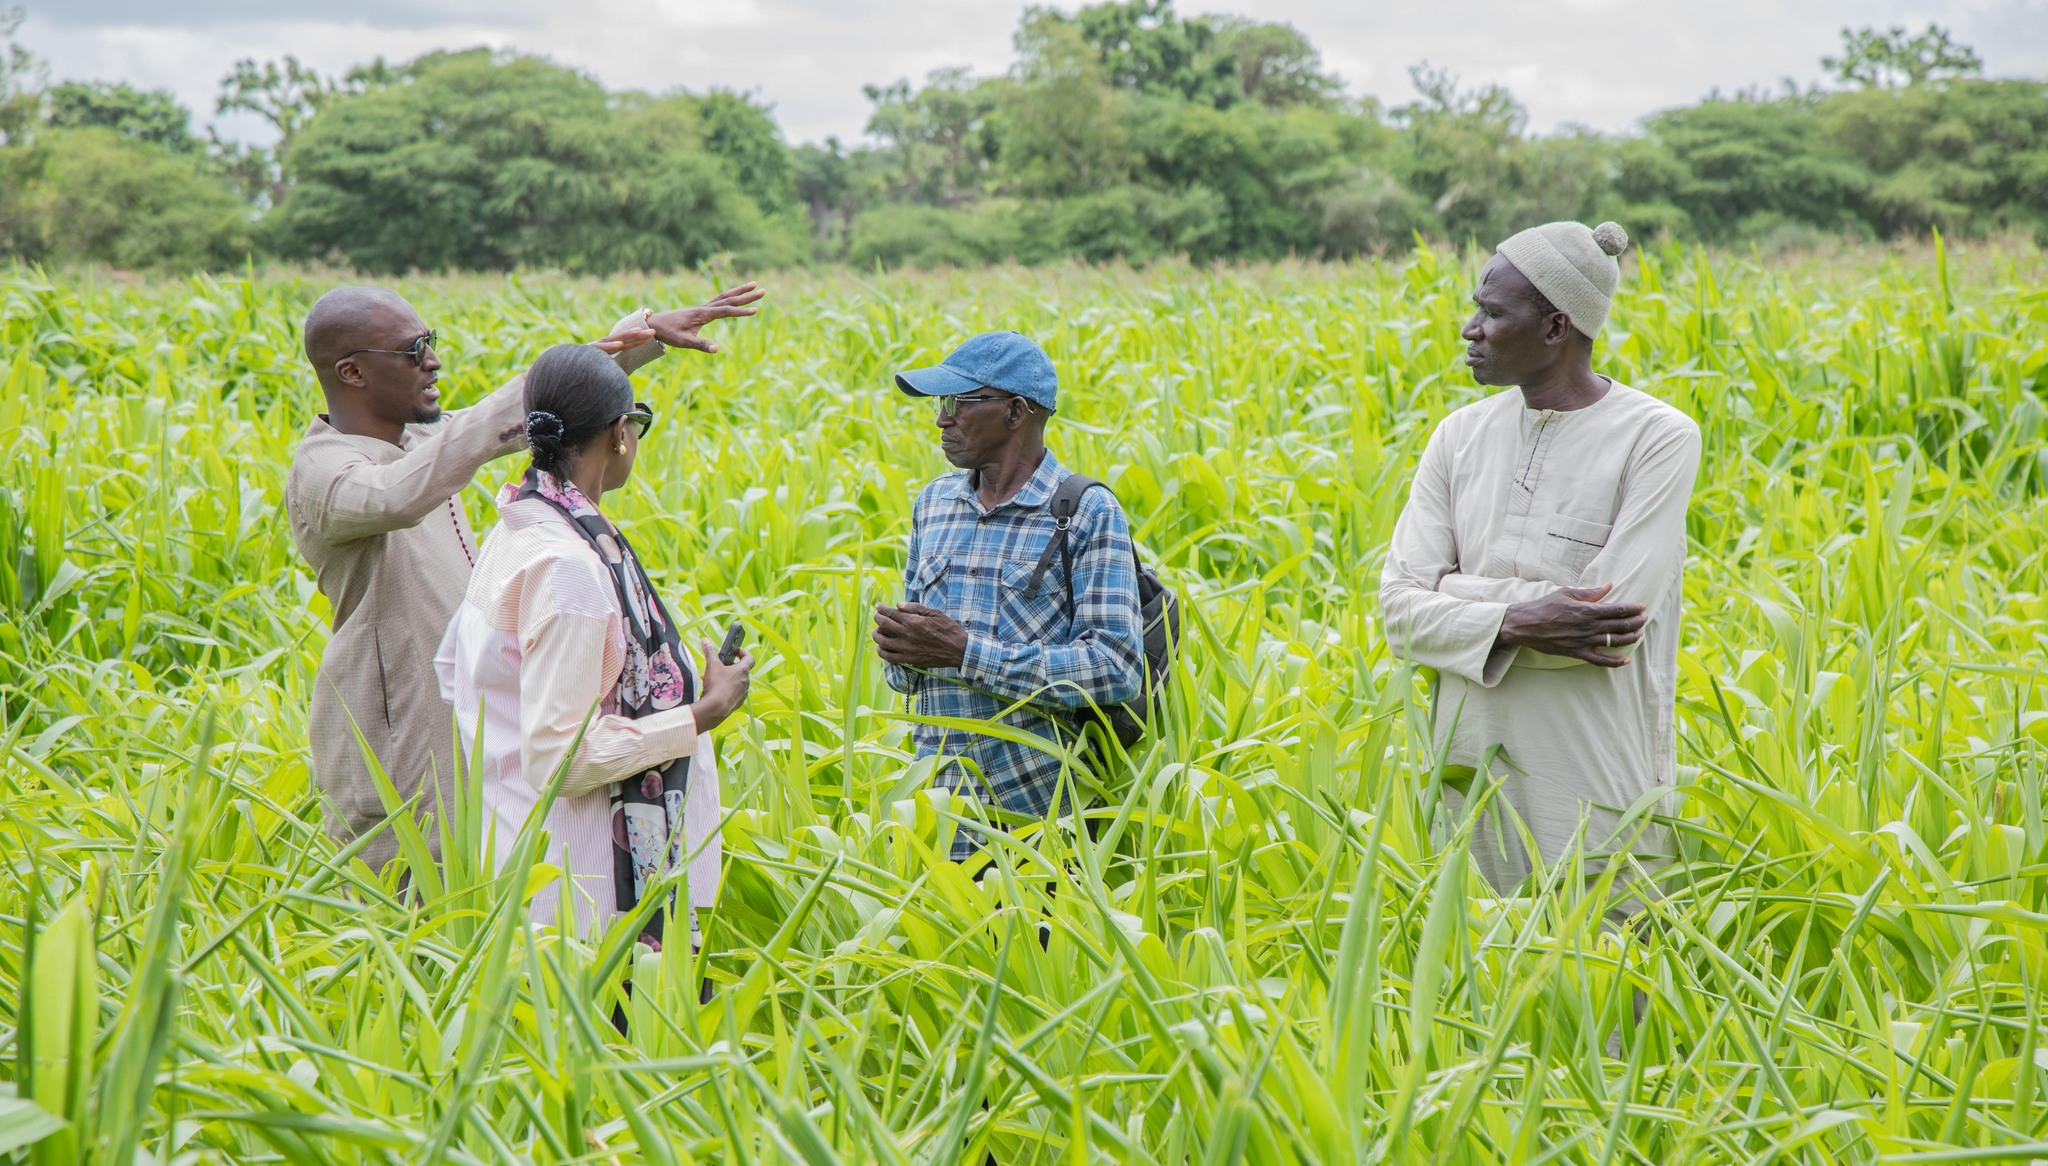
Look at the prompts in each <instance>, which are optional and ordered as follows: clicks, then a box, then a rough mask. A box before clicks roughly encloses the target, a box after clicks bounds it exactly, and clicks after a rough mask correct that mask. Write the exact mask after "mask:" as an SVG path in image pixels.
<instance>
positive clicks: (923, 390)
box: [896, 332, 1059, 413]
mask: <svg viewBox="0 0 2048 1166" xmlns="http://www.w3.org/2000/svg"><path fill="white" fill-rule="evenodd" d="M984 385H986V386H988V387H989V388H991V389H1001V390H1002V391H1004V392H1006V393H1015V394H1017V395H1018V396H1020V397H1022V398H1024V399H1025V400H1027V401H1029V402H1031V403H1032V404H1034V405H1037V406H1040V407H1041V408H1043V409H1044V410H1045V411H1046V412H1048V413H1050V412H1053V411H1054V410H1055V409H1057V408H1058V407H1059V406H1058V405H1056V404H1054V399H1055V396H1056V394H1057V393H1058V391H1059V374H1058V373H1056V372H1054V371H1053V367H1052V360H1051V358H1049V357H1047V356H1046V355H1045V350H1044V349H1043V348H1040V347H1039V346H1038V345H1037V344H1036V343H1034V342H1033V341H1032V339H1031V338H1030V337H1029V336H1026V335H1024V334H1022V333H1020V332H983V333H982V334H981V335H979V336H975V337H972V338H971V339H969V340H968V341H967V343H965V344H962V345H961V346H960V347H958V348H955V349H954V350H953V351H952V352H950V353H948V354H947V355H946V359H944V360H942V361H940V362H939V363H938V364H937V365H935V366H934V367H932V368H913V369H909V370H907V371H904V372H899V373H897V374H896V387H897V388H899V389H902V390H903V391H904V392H906V393H909V394H910V395H911V396H913V397H951V396H953V395H955V394H958V393H971V392H973V391H974V390H976V389H978V388H981V387H982V386H984Z"/></svg>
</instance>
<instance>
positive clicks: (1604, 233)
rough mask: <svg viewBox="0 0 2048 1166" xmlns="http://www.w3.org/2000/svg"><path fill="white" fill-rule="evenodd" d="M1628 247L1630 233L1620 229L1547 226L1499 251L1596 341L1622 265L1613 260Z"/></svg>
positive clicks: (1524, 234)
mask: <svg viewBox="0 0 2048 1166" xmlns="http://www.w3.org/2000/svg"><path fill="white" fill-rule="evenodd" d="M1627 247H1628V232H1627V231H1624V230H1622V229H1621V225H1620V224H1619V223H1601V224H1600V225H1599V226H1597V227H1594V228H1592V229H1590V230H1588V229H1587V227H1586V225H1585V224H1584V223H1545V224H1543V225H1542V226H1540V227H1530V228H1529V229H1528V230H1526V231H1523V232H1521V233H1520V234H1517V235H1513V236H1510V237H1509V239H1508V240H1507V242H1505V243H1502V244H1501V245H1500V247H1499V248H1498V250H1499V251H1500V253H1501V255H1502V256H1503V257H1504V258H1506V259H1507V261H1508V262H1509V263H1512V264H1514V265H1515V270H1517V271H1519V272H1521V273H1522V274H1523V275H1525V276H1527V277H1528V279H1529V282H1530V283H1533V284H1535V285H1536V290H1537V291H1540V292H1542V293H1543V294H1544V296H1545V297H1546V298H1548V299H1549V300H1550V302H1551V303H1553V304H1556V305H1557V308H1558V310H1559V311H1561V312H1563V313H1565V314H1566V315H1568V316H1570V317H1571V318H1572V326H1573V327H1574V328H1577V329H1578V330H1579V331H1581V332H1584V333H1585V334H1586V335H1587V336H1598V335H1600V329H1601V328H1603V327H1605V326H1606V324H1607V307H1608V305H1609V304H1611V303H1613V302H1614V289H1615V287H1616V286H1617V285H1619V284H1620V283H1621V264H1620V263H1619V262H1617V261H1616V260H1615V258H1614V257H1615V256H1617V255H1619V254H1621V253H1622V251H1624V250H1625V249H1627Z"/></svg>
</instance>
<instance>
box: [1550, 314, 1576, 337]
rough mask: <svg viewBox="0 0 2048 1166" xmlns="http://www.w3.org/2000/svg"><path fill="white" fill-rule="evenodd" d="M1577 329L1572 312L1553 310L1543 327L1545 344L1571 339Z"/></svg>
mask: <svg viewBox="0 0 2048 1166" xmlns="http://www.w3.org/2000/svg"><path fill="white" fill-rule="evenodd" d="M1576 331H1578V329H1577V328H1576V327H1574V326H1573V325H1572V314H1571V313H1570V312H1565V311H1557V312H1552V313H1550V319H1549V321H1548V322H1547V323H1546V324H1545V325H1544V328H1543V342H1544V343H1545V344H1563V343H1564V342H1565V341H1567V340H1570V339H1571V338H1572V333H1573V332H1576Z"/></svg>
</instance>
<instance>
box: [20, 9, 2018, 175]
mask: <svg viewBox="0 0 2048 1166" xmlns="http://www.w3.org/2000/svg"><path fill="white" fill-rule="evenodd" d="M20 2H22V3H24V5H25V7H26V8H27V10H28V21H27V23H26V24H25V25H23V27H22V29H21V30H20V32H19V33H18V34H17V36H18V38H19V39H20V40H21V41H22V42H23V43H25V44H26V45H28V47H29V48H30V49H32V50H33V51H35V52H36V53H38V54H40V55H41V56H43V57H44V58H46V59H47V60H48V61H49V62H50V67H51V74H52V76H53V77H54V78H56V79H60V80H73V79H76V80H110V81H111V80H119V81H126V82H128V83H130V84H132V85H137V86H141V87H144V88H163V89H169V90H171V91H172V92H174V93H176V94H177V96H178V98H179V99H180V100H181V101H183V102H184V103H185V104H186V105H188V106H190V107H191V108H192V109H193V111H194V112H195V113H196V114H197V115H198V117H199V121H200V122H201V123H202V124H204V123H205V122H207V121H209V120H212V110H213V98H214V95H215V93H216V92H217V90H218V86H219V81H220V78H221V76H222V75H223V74H224V73H226V72H227V71H228V69H229V68H230V67H231V66H232V65H233V63H234V62H235V60H236V59H237V58H240V57H255V58H258V59H264V58H269V57H277V56H282V55H283V54H285V53H293V54H296V55H297V56H298V57H299V59H300V60H302V61H305V62H306V63H308V64H310V65H312V66H314V67H315V68H317V69H320V70H321V71H323V72H329V73H339V72H342V71H344V70H346V69H347V68H348V67H349V66H350V65H353V64H356V63H359V62H362V61H367V60H369V59H371V58H373V57H376V56H379V55H381V56H384V57H387V58H389V59H392V60H404V59H407V58H409V57H412V56H415V55H417V54H419V53H422V52H425V51H427V50H430V49H435V48H466V47H470V46H473V45H479V44H483V45H490V46H492V47H494V48H504V49H518V50H522V51H526V52H537V53H543V54H545V55H547V56H549V57H552V58H553V59H554V60H556V61H559V62H561V63H563V64H567V65H572V66H575V67H577V68H580V69H584V70H587V71H589V72H591V73H593V74H595V75H596V76H597V77H598V78H600V79H601V80H602V81H603V82H604V83H605V84H606V85H609V86H611V87H613V88H637V89H648V90H655V91H663V90H670V89H674V88H676V87H679V86H680V87H683V88H686V89H690V90H703V89H706V88H710V87H713V86H719V87H726V88H733V89H740V90H752V91H754V92H756V93H758V94H759V95H760V96H761V97H763V98H765V99H766V100H767V101H768V102H770V103H772V104H773V105H774V107H775V110H776V114H777V117H778V118H779V120H780V121H781V123H782V126H783V129H784V131H785V132H786V133H787V134H788V136H789V139H790V140H791V141H792V142H804V141H819V140H822V139H823V138H825V137H826V136H827V135H838V136H839V137H840V138H842V139H848V140H851V139H854V138H858V137H859V136H860V134H861V129H862V126H863V125H864V124H865V122H866V119H867V112H868V105H867V101H866V99H865V98H863V97H862V96H861V86H862V85H864V84H867V83H871V82H889V81H893V80H895V79H897V78H899V77H908V78H911V79H912V80H920V79H922V78H923V77H924V75H925V74H926V73H928V72H929V71H931V70H932V69H935V68H941V67H944V66H949V65H965V66H968V67H970V68H972V69H974V70H975V71H976V72H978V73H994V72H1000V71H1001V70H1003V69H1004V68H1005V67H1007V66H1008V64H1009V62H1010V56H1011V50H1010V36H1011V34H1012V33H1013V32H1014V31H1015V29H1016V26H1017V18H1018V16H1019V14H1020V13H1021V12H1022V11H1023V8H1024V5H1023V4H1022V3H1018V2H1016V0H887V2H884V0H724V2H714V0H584V2H582V3H568V4H564V3H560V2H550V0H351V2H348V3H338V2H334V0H321V2H317V3H302V4H290V3H278V2H275V0H168V2H166V0H20ZM1057 6H1058V7H1061V8H1064V9H1067V10H1069V11H1071V10H1072V9H1073V8H1074V7H1075V6H1076V5H1075V4H1074V3H1072V2H1069V3H1063V4H1059V5H1057ZM1179 7H1180V10H1181V11H1182V12H1183V13H1194V12H1238V13H1244V14H1246V15H1253V16H1257V17H1259V18H1260V19H1264V20H1276V21H1286V22H1288V23H1291V24H1293V25H1295V26H1296V27H1297V28H1300V29H1301V30H1302V31H1303V32H1305V33H1307V34H1308V36H1309V38H1310V39H1311V40H1313V41H1314V42H1315V44H1316V45H1317V47H1318V48H1320V49H1321V50H1322V53H1323V59H1324V63H1325V65H1326V66H1327V67H1328V68H1330V69H1331V70H1332V71H1334V72H1335V73H1337V75H1338V76H1340V77H1341V78H1343V80H1344V83H1345V86H1346V88H1347V89H1348V91H1349V92H1350V93H1352V94H1354V95H1365V94H1370V95H1374V96H1377V97H1380V98H1381V99H1383V100H1386V101H1389V102H1401V101H1405V100H1407V99H1408V98H1409V97H1411V96H1412V90H1411V88H1410V86H1409V84H1408V67H1409V66H1410V65H1413V64H1414V63H1416V62H1418V61H1422V60H1428V61H1430V62H1432V63H1433V64H1436V65H1439V66H1444V67H1448V68H1449V69H1451V70H1452V71H1453V72H1455V73H1456V74H1458V75H1459V76H1460V77H1461V78H1462V79H1463V81H1464V83H1465V84H1466V85H1468V86H1470V85H1477V84H1483V83H1489V82H1492V83H1499V84H1503V85H1506V86H1507V87H1508V88H1509V89H1511V90H1512V91H1513V92H1514V93H1515V95H1516V96H1517V97H1518V98H1520V99H1521V101H1522V102H1523V104H1525V105H1526V106H1528V108H1529V111H1530V121H1531V124H1532V125H1533V127H1534V128H1536V129H1538V130H1545V131H1547V130H1552V129H1555V128H1557V127H1558V126H1561V125H1565V124H1569V123H1580V124H1584V125H1589V126H1592V127H1594V128H1596V129H1600V130H1623V129H1627V128H1629V127H1630V126H1632V125H1634V124H1635V122H1636V121H1637V119H1639V118H1641V117H1642V116H1643V115H1644V114H1647V113H1650V112H1653V111H1655V110H1658V109H1662V108H1666V107H1669V106H1673V105H1682V104H1686V103H1689V102H1693V101H1696V100H1698V99H1699V98H1700V97H1702V96H1703V95H1705V94H1706V93H1707V92H1708V91H1709V90H1711V89H1714V88H1715V87H1717V86H1718V87H1719V88H1721V89H1723V90H1724V91H1725V90H1734V89H1741V88H1745V87H1747V86H1752V85H1767V86H1776V85H1777V84H1778V83H1779V81H1780V80H1781V79H1782V78H1785V77H1791V78H1794V79H1796V80H1797V81H1799V82H1800V83H1801V84H1805V83H1807V82H1811V81H1816V80H1819V79H1820V76H1821V70H1820V65H1819V59H1820V57H1821V56H1822V55H1824V54H1826V53H1829V52H1831V51H1833V50H1834V49H1835V48H1836V47H1837V46H1838V44H1839V35H1838V34H1839V30H1840V29H1841V27H1842V26H1843V25H1851V24H1853V25H1866V24H1870V25H1878V26H1881V27H1882V26H1888V25H1892V24H1902V25H1906V26H1908V27H1909V28H1912V29H1915V30H1917V29H1919V28H1921V27H1924V26H1925V25H1926V24H1927V22H1928V21H1930V20H1931V21H1935V22H1938V23H1940V24H1942V25H1944V26H1946V27H1947V28H1949V29H1950V30H1951V31H1952V32H1953V33H1954V34H1955V36H1956V37H1957V39H1959V40H1961V41H1962V42H1964V43H1966V44H1969V45H1972V46H1974V47H1975V48H1976V49H1977V51H1978V52H1979V53H1980V54H1981V55H1982V56H1983V58H1984V62H1985V66H1986V71H1987V72H1988V73H1989V74H1991V75H1993V76H2024V77H2035V78H2042V77H2048V0H1802V2H1799V3H1789V2H1787V3H1768V2H1764V0H1718V2H1714V3H1672V2H1670V0H1663V2H1658V0H1549V2H1547V3H1537V2H1534V0H1430V2H1428V3H1401V4H1393V3H1371V2H1370V0H1243V2H1238V3H1232V2H1229V0H1223V2H1211V0H1181V4H1180V5H1179ZM219 124H220V126H221V129H222V131H223V132H224V133H226V134H227V135H229V136H231V137H245V138H258V137H260V136H262V135H261V133H260V131H259V129H258V127H257V126H256V125H255V124H254V123H253V122H251V121H250V120H248V119H247V117H246V115H243V116H241V117H238V118H230V119H224V120H222V121H221V122H220V123H219Z"/></svg>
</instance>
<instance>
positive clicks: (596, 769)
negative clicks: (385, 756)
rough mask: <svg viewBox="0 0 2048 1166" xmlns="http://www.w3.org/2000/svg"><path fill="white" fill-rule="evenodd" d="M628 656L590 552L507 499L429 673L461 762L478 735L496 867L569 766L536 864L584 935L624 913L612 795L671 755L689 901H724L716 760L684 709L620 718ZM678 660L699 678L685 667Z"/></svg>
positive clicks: (549, 516)
mask: <svg viewBox="0 0 2048 1166" xmlns="http://www.w3.org/2000/svg"><path fill="white" fill-rule="evenodd" d="M625 653H626V626H625V622H624V619H623V617H622V615H621V613H620V611H619V600H618V592H617V591H616V590H615V589H614V587H613V585H612V577H611V575H610V573H609V572H608V571H607V570H606V568H605V565H604V563H603V562H602V561H601V560H600V559H599V558H598V556H597V552H596V551H595V550H592V549H591V547H590V544H589V543H587V542H585V541H584V540H583V538H582V536H581V535H580V534H578V533H577V531H576V530H575V529H574V528H573V527H572V526H570V524H569V521H568V519H566V518H564V517H563V516H562V514H561V512H560V511H557V510H555V509H554V508H553V507H551V506H549V505H548V504H547V503H546V502H544V501H542V500H540V499H538V498H527V499H521V500H518V501H501V503H500V505H499V508H498V525H497V526H495V527H493V528H492V529H491V531H490V533H489V534H488V535H487V536H486V537H485V539H484V543H483V549H482V551H481V552H480V553H479V554H478V556H477V563H476V570H475V572H474V573H473V574H472V575H471V576H470V581H469V590H468V592H467V594H466V595H464V597H463V601H462V603H461V604H460V605H458V606H457V608H456V611H455V616H454V618H453V619H452V620H451V621H450V622H449V624H448V631H447V635H446V636H445V637H444V638H443V639H442V641H441V649H440V651H439V653H438V654H437V655H436V657H435V660H434V664H435V667H436V669H437V670H438V672H439V674H440V677H441V690H442V695H443V696H444V697H445V698H446V699H448V700H450V701H451V702H453V704H454V706H455V720H456V725H457V728H458V729H459V730H460V734H461V742H462V747H463V750H464V753H465V756H467V755H468V754H469V753H471V752H473V751H474V750H475V748H476V741H477V736H478V731H479V727H481V730H482V737H483V772H482V773H481V774H480V775H479V777H478V780H479V782H480V787H481V795H482V799H483V806H484V830H485V831H486V834H487V835H489V836H491V838H490V842H491V848H492V850H493V853H494V856H495V859H496V861H497V862H498V864H499V865H501V866H502V865H503V864H504V863H505V862H506V861H507V860H508V859H509V858H510V857H511V854H512V849H513V846H514V844H515V842H516V841H517V839H518V836H519V830H520V827H521V826H522V825H523V824H524V822H525V821H526V819H527V816H528V815H529V814H530V813H531V812H532V811H533V808H534V807H535V806H536V805H537V804H538V803H539V801H540V795H541V791H542V790H543V789H544V788H545V787H546V785H547V783H548V780H549V778H550V777H552V776H553V774H554V772H555V770H556V769H557V768H558V767H559V766H561V764H562V763H563V761H564V760H565V759H566V760H567V761H568V771H567V773H566V774H565V776H564V778H563V781H562V786H561V789H560V791H559V793H558V795H557V797H556V800H555V804H554V806H553V807H552V808H551V809H550V810H549V812H548V816H547V830H548V834H549V842H548V850H547V852H546V857H545V859H544V861H548V862H552V863H554V864H556V865H557V866H560V867H561V868H562V869H563V870H564V871H565V872H567V875H568V879H569V883H570V885H571V888H572V893H573V899H574V907H575V919H576V923H577V929H578V930H581V931H582V932H583V933H584V934H587V935H595V934H596V933H597V932H598V931H599V930H601V929H602V928H604V927H605V926H607V925H609V924H610V923H611V921H612V919H613V918H614V917H615V916H616V915H617V914H618V909H617V898H616V891H615V889H614V885H613V851H612V815H611V806H610V793H609V788H608V787H609V786H610V785H611V784H612V783H613V782H617V781H622V780H624V779H626V778H630V777H636V776H638V775H639V774H641V773H644V772H645V771H647V770H649V769H654V768H657V767H659V766H661V765H664V764H666V763H667V762H669V761H671V760H673V759H675V758H677V757H685V756H687V757H690V758H691V762H690V785H689V794H688V797H687V799H686V801H685V802H684V809H683V834H684V851H683V852H684V854H685V855H687V856H691V857H690V859H689V896H688V900H689V903H690V905H691V906H694V907H708V906H710V905H712V904H713V903H714V902H716V901H717V897H718V879H719V862H720V855H721V850H720V845H719V838H718V823H719V817H720V809H719V791H718V761H717V754H716V752H715V751H714V750H713V748H712V744H711V737H710V735H709V734H699V733H698V732H697V727H696V722H695V720H694V718H693V717H692V716H691V713H690V709H689V706H687V705H684V706H681V707H678V708H673V709H666V710H663V711H661V712H657V713H653V714H650V715H648V716H644V717H641V718H639V719H637V720H636V719H633V718H630V717H624V716H620V715H618V696H617V691H616V690H617V688H618V681H619V673H620V671H621V670H622V668H623V666H624V661H625ZM681 663H682V666H683V667H684V668H686V669H689V670H690V672H691V673H692V675H693V677H694V674H695V671H696V670H695V669H694V668H692V667H691V666H690V662H689V661H688V660H684V661H681ZM593 706H595V707H596V710H597V712H596V715H594V716H593V715H591V710H592V707H593ZM479 709H481V711H482V719H481V721H479V719H478V712H479ZM586 718H588V719H589V722H590V723H589V728H588V729H587V730H586V729H585V728H584V721H585V719H586ZM579 732H580V733H582V734H583V740H582V743H581V744H580V746H579V745H577V742H576V735H577V734H578V733H579ZM572 747H574V748H575V753H574V755H573V756H571V755H570V750H571V748H572ZM493 832H495V833H494V835H493ZM558 888H559V884H557V885H556V886H555V887H550V888H549V889H547V890H544V891H542V892H541V893H540V894H539V895H538V896H536V897H535V900H534V903H533V918H534V921H535V922H537V923H549V922H553V921H555V920H556V919H557V918H558V917H559V915H560V896H559V890H558Z"/></svg>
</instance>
